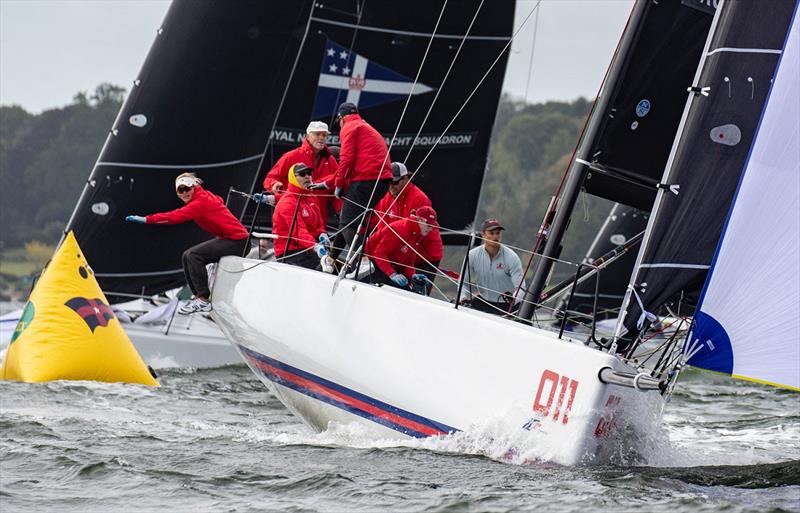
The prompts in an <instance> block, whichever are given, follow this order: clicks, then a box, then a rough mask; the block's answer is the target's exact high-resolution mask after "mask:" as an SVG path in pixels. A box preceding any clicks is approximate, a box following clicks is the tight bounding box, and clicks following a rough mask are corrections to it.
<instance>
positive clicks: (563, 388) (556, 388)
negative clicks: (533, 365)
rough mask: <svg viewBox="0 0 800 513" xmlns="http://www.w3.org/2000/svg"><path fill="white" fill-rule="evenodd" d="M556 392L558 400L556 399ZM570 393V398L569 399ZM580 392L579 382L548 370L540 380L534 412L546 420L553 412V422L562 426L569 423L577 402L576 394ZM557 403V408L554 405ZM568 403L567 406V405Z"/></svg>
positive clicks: (534, 402)
mask: <svg viewBox="0 0 800 513" xmlns="http://www.w3.org/2000/svg"><path fill="white" fill-rule="evenodd" d="M556 392H558V398H557V399H556ZM567 392H569V397H567ZM577 392H578V382H577V381H576V380H574V379H570V378H568V377H567V376H560V375H558V374H557V373H555V372H553V371H551V370H550V369H546V370H545V371H544V372H543V373H542V379H540V380H539V389H538V390H537V391H536V399H535V400H534V401H533V411H534V412H536V413H538V414H539V415H541V416H542V417H544V418H547V417H549V416H550V413H551V411H552V414H553V420H554V421H556V422H558V420H559V419H561V423H562V424H566V423H568V422H569V411H570V410H571V409H572V403H573V402H574V401H575V394H576V393H577ZM554 402H555V408H554V407H553V406H554V405H553V403H554ZM565 403H566V404H565Z"/></svg>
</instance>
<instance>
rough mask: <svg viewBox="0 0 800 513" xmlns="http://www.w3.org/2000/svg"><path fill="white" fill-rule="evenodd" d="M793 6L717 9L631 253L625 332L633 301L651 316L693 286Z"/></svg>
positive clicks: (737, 173) (634, 319) (739, 167)
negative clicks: (641, 236)
mask: <svg viewBox="0 0 800 513" xmlns="http://www.w3.org/2000/svg"><path fill="white" fill-rule="evenodd" d="M795 6H796V2H795V0H775V1H772V2H769V3H764V2H759V1H756V0H736V1H730V2H727V1H726V2H724V3H723V4H722V7H721V9H722V12H721V13H720V14H719V16H718V19H717V22H716V26H715V27H714V29H713V33H712V35H711V36H710V40H709V43H708V48H707V50H706V53H705V54H704V60H703V63H702V64H701V70H700V73H699V77H698V79H697V82H696V83H695V84H693V88H692V91H691V92H690V93H689V94H690V96H691V98H690V100H689V104H688V105H687V108H688V110H687V111H686V117H685V122H684V123H683V128H682V130H681V132H680V135H679V138H678V139H677V140H676V149H675V154H674V157H673V158H672V161H671V166H670V167H669V168H668V169H667V171H666V173H665V177H664V181H665V182H667V183H668V187H669V188H668V189H665V190H663V191H662V192H660V193H659V198H658V200H657V203H656V209H655V210H654V212H653V217H652V219H651V225H650V226H649V227H648V233H647V235H646V237H645V241H644V243H643V247H642V252H641V253H640V255H639V263H638V265H637V272H636V274H635V275H634V278H633V281H632V283H633V286H634V289H635V293H634V294H631V296H632V297H630V298H629V300H628V308H627V312H626V315H625V317H624V325H625V328H626V330H628V331H631V330H633V331H634V332H635V331H636V329H637V325H639V326H641V325H642V324H646V322H644V321H645V320H646V319H645V317H646V316H642V308H641V307H640V302H641V304H642V305H643V306H644V310H645V311H650V312H653V311H655V310H657V309H658V308H659V307H661V306H662V305H663V304H665V303H667V302H669V301H670V300H672V299H674V300H675V301H678V300H679V298H680V296H681V295H682V294H683V293H685V292H687V291H688V292H694V291H697V290H699V289H700V288H702V285H703V281H704V280H705V276H706V273H707V270H708V268H709V266H710V264H711V259H712V258H713V256H714V251H715V248H716V246H717V243H718V241H719V237H720V234H721V232H722V227H723V224H724V222H725V218H726V216H727V214H728V210H729V208H730V204H731V201H732V198H733V195H734V192H735V190H736V186H737V184H738V183H739V179H740V177H741V173H742V171H743V169H744V165H745V163H746V160H747V158H748V155H749V152H750V146H751V143H752V140H753V136H754V134H755V132H756V129H757V127H758V124H759V122H760V119H761V115H762V111H763V108H764V103H765V101H766V98H767V95H768V93H769V90H770V86H771V84H772V79H773V75H774V73H775V68H776V66H777V64H778V59H779V58H780V54H781V49H782V48H783V46H784V41H785V38H786V34H787V31H788V29H789V24H790V21H791V17H792V13H793V11H794V9H795ZM629 294H630V293H629ZM676 306H677V305H676ZM686 313H689V312H686Z"/></svg>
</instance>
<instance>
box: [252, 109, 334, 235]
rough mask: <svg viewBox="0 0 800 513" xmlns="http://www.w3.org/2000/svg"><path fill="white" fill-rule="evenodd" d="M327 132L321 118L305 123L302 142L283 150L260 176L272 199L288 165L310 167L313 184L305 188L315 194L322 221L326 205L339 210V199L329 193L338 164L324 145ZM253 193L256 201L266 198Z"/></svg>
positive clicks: (281, 188) (279, 191) (285, 177)
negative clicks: (262, 177)
mask: <svg viewBox="0 0 800 513" xmlns="http://www.w3.org/2000/svg"><path fill="white" fill-rule="evenodd" d="M328 134H329V132H328V125H327V124H326V123H323V122H322V121H312V122H311V123H309V124H308V127H307V128H306V136H305V138H304V139H303V144H301V145H300V146H299V147H297V148H295V149H293V150H289V151H287V152H286V153H284V154H283V155H282V156H281V158H279V159H278V161H277V162H275V165H274V166H272V169H270V171H269V173H267V177H266V178H264V190H265V191H267V192H268V193H272V194H274V195H275V199H276V200H280V197H281V195H283V193H284V192H285V191H286V186H287V184H288V183H289V168H290V167H292V166H293V165H295V164H297V163H298V162H302V163H303V164H305V165H306V166H308V167H310V168H311V169H312V170H313V173H312V175H311V181H312V182H313V183H312V184H311V186H310V187H309V188H310V189H311V190H313V191H314V192H315V193H316V194H317V203H318V204H319V209H320V214H322V219H323V220H324V221H325V222H326V224H327V221H328V206H329V205H330V206H332V207H333V209H334V211H336V212H339V211H340V210H341V209H342V202H341V201H340V200H338V199H336V198H334V197H333V196H332V194H333V188H334V177H335V173H336V169H337V168H338V164H337V163H336V158H334V155H333V152H332V151H331V149H330V148H329V147H328V145H327V144H326V142H327V140H328ZM257 196H258V197H257V198H255V199H256V200H257V201H259V200H261V199H262V198H264V199H266V198H265V195H257Z"/></svg>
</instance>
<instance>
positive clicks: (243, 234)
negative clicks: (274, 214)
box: [125, 173, 248, 314]
mask: <svg viewBox="0 0 800 513" xmlns="http://www.w3.org/2000/svg"><path fill="white" fill-rule="evenodd" d="M202 183H203V180H201V179H200V178H198V177H197V176H196V175H195V174H194V173H182V174H180V175H178V177H177V178H175V193H176V194H177V195H178V198H179V199H180V200H181V201H182V202H183V203H185V205H184V206H182V207H181V208H178V209H175V210H171V211H169V212H162V213H159V214H152V215H149V216H145V217H142V216H138V215H130V216H127V217H126V218H125V220H126V221H128V222H131V223H139V224H180V223H185V222H187V221H194V222H195V223H197V225H198V226H199V227H200V228H202V229H203V230H205V231H207V232H208V233H210V234H212V235H215V236H216V238H214V239H211V240H209V241H206V242H201V243H200V244H197V245H196V246H192V247H191V248H189V249H187V250H186V251H184V252H183V274H184V275H185V276H186V282H187V283H188V284H189V288H191V289H192V294H194V299H193V300H192V301H189V302H187V303H184V304H183V305H181V307H180V309H178V313H181V314H192V313H195V312H201V313H202V312H210V311H211V302H210V301H209V296H210V295H211V292H210V291H209V290H208V271H207V270H206V265H207V264H211V263H216V262H219V259H220V258H222V257H224V256H228V255H237V256H241V255H242V254H244V252H245V247H246V246H247V241H248V236H247V229H246V228H245V227H244V226H243V225H242V223H240V222H239V220H238V219H236V217H235V216H234V215H233V214H232V213H231V211H230V210H228V208H227V207H226V206H225V202H224V201H222V198H220V197H219V196H217V195H216V194H214V193H213V192H211V191H207V190H205V189H203V188H202V187H201V186H200V184H202Z"/></svg>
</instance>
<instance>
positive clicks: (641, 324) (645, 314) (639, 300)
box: [628, 285, 658, 330]
mask: <svg viewBox="0 0 800 513" xmlns="http://www.w3.org/2000/svg"><path fill="white" fill-rule="evenodd" d="M628 288H629V289H630V290H631V292H633V297H634V298H636V302H637V303H639V310H641V311H642V313H641V314H640V315H639V319H638V320H637V321H636V327H637V328H638V329H639V330H641V329H642V328H643V327H644V321H646V320H647V321H650V324H653V323H655V322H656V321H657V320H658V317H656V316H655V314H653V313H652V312H648V311H647V310H645V308H644V304H643V303H642V298H640V297H639V293H638V292H636V289H635V288H634V287H633V286H632V285H628Z"/></svg>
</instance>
